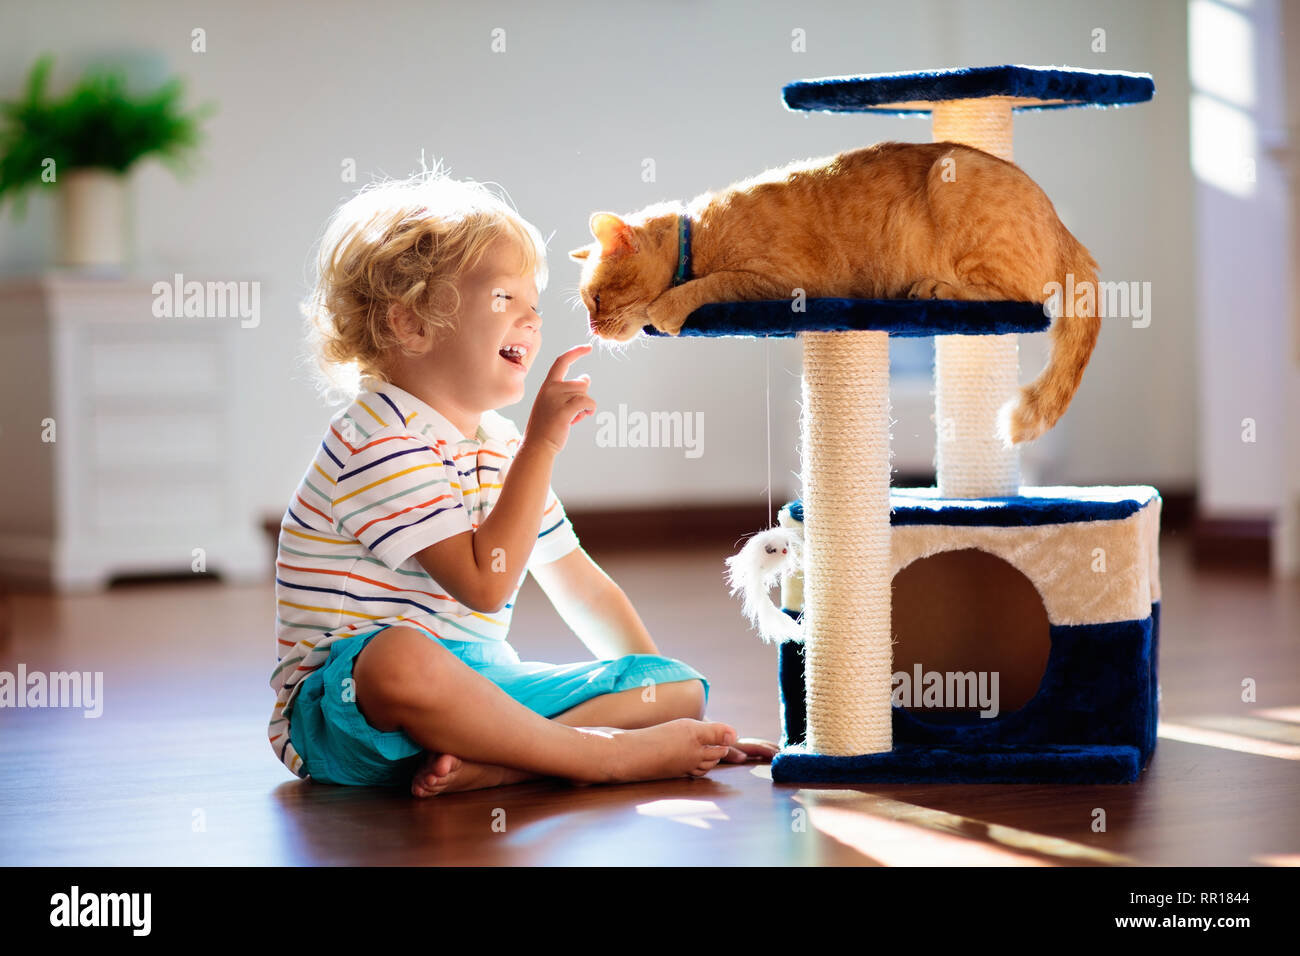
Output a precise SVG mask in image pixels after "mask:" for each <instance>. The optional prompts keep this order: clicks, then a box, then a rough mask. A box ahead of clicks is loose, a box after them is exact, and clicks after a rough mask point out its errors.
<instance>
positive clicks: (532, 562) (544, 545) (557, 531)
mask: <svg viewBox="0 0 1300 956" xmlns="http://www.w3.org/2000/svg"><path fill="white" fill-rule="evenodd" d="M578 544H579V542H578V536H577V534H575V533H574V530H573V524H572V523H571V522H570V521H569V516H568V515H567V514H565V513H564V505H562V504H561V503H560V499H559V498H558V497H557V496H556V494H555V489H554V488H551V487H549V486H548V487H547V489H546V510H545V512H544V513H543V514H542V527H541V530H540V531H539V532H538V534H537V544H535V545H533V553H532V554H531V555H529V558H528V567H529V569H532V568H533V567H535V566H536V565H539V564H549V563H551V562H552V561H558V560H559V559H560V558H562V557H564V556H565V555H566V554H568V553H569V552H570V551H572V550H574V549H575V548H577V547H578Z"/></svg>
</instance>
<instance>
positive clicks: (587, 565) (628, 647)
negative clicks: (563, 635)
mask: <svg viewBox="0 0 1300 956" xmlns="http://www.w3.org/2000/svg"><path fill="white" fill-rule="evenodd" d="M532 571H533V577H535V578H536V579H537V583H538V584H539V585H540V586H541V588H542V591H544V592H545V594H546V596H547V597H548V598H550V600H551V603H552V604H553V605H555V610H556V611H557V612H559V615H560V617H561V618H563V619H564V623H566V624H568V625H569V627H570V628H572V629H573V632H574V633H575V634H577V635H578V639H579V640H581V641H582V643H583V644H585V645H586V646H587V649H588V650H590V651H591V653H592V654H593V655H594V656H595V657H596V659H597V660H612V659H614V658H618V657H623V656H624V655H626V654H658V653H659V649H658V648H657V647H655V642H654V641H653V640H652V639H651V637H650V632H649V631H647V630H646V628H645V625H644V624H643V623H642V622H641V618H640V617H639V616H638V615H637V613H636V609H635V608H633V607H632V602H631V601H630V600H628V597H627V595H626V594H625V593H623V589H622V588H620V587H619V586H618V585H617V584H615V583H614V581H613V580H612V579H611V578H610V577H609V575H607V574H606V573H605V572H604V571H603V570H601V568H600V566H599V565H598V564H596V562H595V561H593V560H592V559H591V556H590V555H589V554H587V552H586V551H584V550H583V549H582V548H581V547H577V548H574V549H573V550H572V551H570V552H569V553H568V554H566V555H565V556H564V557H562V558H559V559H557V560H555V561H551V562H548V563H547V564H539V565H535V566H534V567H533V569H532Z"/></svg>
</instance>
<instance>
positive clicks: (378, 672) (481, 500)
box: [269, 174, 776, 797]
mask: <svg viewBox="0 0 1300 956" xmlns="http://www.w3.org/2000/svg"><path fill="white" fill-rule="evenodd" d="M545 282H546V264H545V250H544V244H543V241H542V239H541V236H540V234H539V233H538V232H537V230H536V228H535V227H533V226H532V225H531V224H529V223H527V222H526V221H525V220H523V219H522V218H520V217H519V216H518V214H517V213H515V212H514V211H513V210H512V209H510V208H509V207H508V206H507V205H506V204H505V203H503V202H502V201H500V200H499V199H497V198H496V197H495V196H494V195H492V194H491V193H490V192H489V191H488V190H486V189H485V188H483V187H482V186H480V185H478V184H475V183H467V182H456V181H453V180H450V179H448V178H446V177H445V176H441V175H437V174H435V175H433V176H431V177H413V178H412V179H410V180H407V181H404V182H397V183H389V184H384V185H378V186H372V187H368V188H366V189H364V190H362V192H360V193H359V194H358V195H357V196H355V197H354V198H353V199H352V200H350V201H349V202H347V203H345V204H344V205H343V206H341V207H340V208H339V209H338V210H337V211H336V213H335V214H334V216H333V217H332V219H331V221H330V224H329V226H328V227H327V229H326V233H325V235H324V237H323V239H322V242H321V247H320V256H319V260H318V276H317V281H316V287H315V290H314V292H313V295H312V297H311V298H310V300H309V301H308V303H307V305H306V307H305V312H306V314H307V315H308V317H309V318H310V319H311V326H312V332H311V334H312V338H313V340H314V344H315V346H316V351H317V356H318V358H319V359H320V361H321V365H322V368H323V369H324V370H326V371H327V372H330V371H331V370H336V369H338V368H339V367H343V368H351V369H353V370H354V371H355V372H356V373H358V374H359V376H360V379H359V391H358V394H357V397H356V399H355V401H353V402H352V403H351V404H350V405H349V406H348V407H347V408H346V409H344V410H343V411H341V412H340V413H338V414H337V415H335V416H334V418H333V419H332V420H331V422H330V426H329V430H328V431H327V433H326V435H325V438H324V440H323V441H322V443H321V446H320V449H319V451H318V452H317V454H316V456H315V460H314V461H313V462H312V464H311V466H310V467H309V468H308V470H307V473H306V475H305V476H304V478H303V480H302V482H301V484H300V485H299V487H298V490H297V492H296V493H295V494H294V497H293V500H292V501H291V502H290V505H289V507H288V509H287V511H286V513H285V517H284V521H283V524H282V527H281V534H280V543H279V557H278V560H277V562H276V567H277V575H276V597H277V641H278V643H277V658H278V660H279V665H278V666H277V668H276V669H275V671H274V673H273V674H272V677H271V686H272V687H273V688H274V689H275V690H276V693H277V697H276V704H275V709H274V711H273V714H272V718H271V722H270V728H269V736H270V740H271V744H272V747H273V748H274V750H275V752H276V754H277V756H279V757H280V759H281V760H282V761H283V762H284V763H285V765H286V766H287V767H288V768H289V769H290V770H292V771H293V772H294V773H295V774H297V775H299V776H301V777H308V776H310V777H311V778H312V779H314V780H318V781H323V782H330V783H339V784H352V785H363V786H364V785H406V784H407V782H408V781H409V784H410V788H411V792H412V793H413V794H414V795H416V796H419V797H426V796H432V795H434V794H437V793H440V792H444V791H454V790H469V789H476V788H481V787H490V786H497V785H501V784H508V783H516V782H519V781H522V780H528V779H533V778H536V777H540V776H551V777H562V778H565V779H568V780H571V781H573V782H575V783H580V784H585V783H602V782H620V781H631V780H651V779H659V778H665V777H675V776H682V775H692V776H700V775H703V774H705V773H707V772H708V771H709V770H710V769H712V768H713V767H714V766H716V764H717V763H718V762H719V761H720V760H726V761H728V762H743V761H745V760H748V759H750V758H751V757H758V758H760V759H762V758H768V759H770V757H771V756H772V754H773V753H775V751H776V746H775V745H774V744H771V743H769V742H766V741H757V740H753V739H750V738H745V739H743V740H739V741H738V740H737V738H736V734H735V732H734V730H733V729H732V728H731V727H729V726H727V725H726V724H722V723H717V722H708V721H704V720H703V719H702V718H703V716H704V709H705V705H706V704H707V701H708V681H707V680H706V679H705V678H704V676H703V675H702V674H700V673H699V672H698V671H696V670H695V669H694V668H692V667H690V666H689V665H687V664H685V663H683V662H681V661H678V660H674V659H671V658H666V657H662V656H660V655H659V653H658V650H657V648H656V647H655V645H654V642H653V640H651V638H650V635H649V634H648V633H647V632H646V629H645V627H644V625H643V624H642V622H641V620H640V618H639V617H638V616H637V613H636V611H635V610H634V609H633V607H632V605H631V603H630V602H629V601H628V599H627V596H626V595H625V594H624V593H623V591H622V589H620V588H619V587H618V586H617V585H616V584H615V583H614V582H613V581H612V580H610V578H609V577H608V576H607V575H605V573H604V572H603V571H602V570H601V569H600V568H599V567H598V566H597V565H596V564H595V562H593V561H592V560H591V558H590V557H589V556H588V555H587V553H586V552H585V551H584V550H583V549H582V548H581V547H580V546H579V544H578V539H577V537H576V536H575V535H574V532H573V527H572V525H571V524H570V522H569V520H568V518H567V517H566V516H565V513H564V508H563V506H562V505H561V503H560V501H559V499H558V498H557V497H556V495H555V492H554V489H553V488H551V485H550V480H551V470H552V466H553V465H554V462H555V458H556V456H557V455H558V454H559V453H560V451H561V450H562V449H563V448H564V446H565V443H566V441H567V439H568V435H569V430H570V427H571V426H572V425H574V424H576V423H577V422H578V421H580V420H581V419H582V418H584V417H585V416H587V415H590V414H592V413H593V412H594V410H595V407H596V405H595V402H594V401H593V400H592V399H591V398H590V397H589V395H588V394H587V386H588V384H589V381H590V377H589V376H587V375H580V376H578V377H577V378H574V379H568V378H565V373H566V372H567V371H568V369H569V367H570V366H571V365H572V363H573V362H574V361H576V360H577V359H578V358H579V357H581V356H582V355H584V354H586V353H587V352H588V351H589V350H590V349H591V346H590V345H579V346H575V347H574V348H571V349H569V350H568V351H567V352H565V353H564V354H563V355H561V356H560V357H559V358H558V359H557V360H556V361H555V363H554V364H553V365H552V366H551V368H550V369H549V370H548V372H547V375H546V379H545V381H544V382H543V383H542V385H541V388H540V390H539V391H538V394H537V398H536V400H535V401H534V403H533V408H532V414H531V415H530V417H529V420H528V425H527V428H526V429H525V432H524V434H523V435H520V433H519V431H518V429H517V428H515V426H514V424H513V423H512V422H511V421H510V420H509V419H507V418H505V417H504V416H502V415H500V414H498V413H497V412H496V411H495V410H494V409H496V408H499V407H503V406H507V405H512V404H514V403H516V402H518V401H519V400H520V399H521V398H522V397H523V395H524V382H525V378H526V376H527V373H528V370H529V369H530V368H531V366H532V363H533V361H534V357H535V356H536V355H537V353H538V351H539V348H540V345H541V324H542V319H541V314H540V312H539V311H538V308H537V300H538V291H537V290H538V286H539V284H540V285H541V286H543V287H544V286H545ZM530 570H531V571H532V572H533V575H534V577H535V578H536V579H537V581H538V583H539V584H540V585H541V587H542V589H543V590H544V592H545V593H546V594H547V596H548V597H549V598H550V599H551V601H552V602H553V603H554V605H555V607H556V609H557V610H558V611H559V613H560V614H561V616H562V617H563V618H564V620H565V621H566V622H567V623H568V624H569V625H570V626H571V627H572V628H573V629H574V631H575V632H576V633H577V634H578V636H579V637H580V638H581V639H582V640H583V642H584V643H585V644H586V645H587V646H588V647H589V648H590V649H591V650H592V652H593V653H594V654H595V655H596V656H597V658H599V659H598V660H595V661H590V662H582V663H576V664H568V665H552V664H544V663H540V662H524V661H521V660H520V659H519V656H518V654H516V653H515V650H514V648H513V647H511V645H510V644H509V643H507V640H506V636H507V632H508V629H509V624H510V616H511V612H512V610H513V606H514V603H513V602H514V600H515V597H516V595H517V593H518V590H519V587H520V585H521V584H522V583H523V578H524V575H525V574H526V573H527V572H528V571H530Z"/></svg>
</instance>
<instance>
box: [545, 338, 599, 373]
mask: <svg viewBox="0 0 1300 956" xmlns="http://www.w3.org/2000/svg"><path fill="white" fill-rule="evenodd" d="M590 351H591V345H590V344H589V343H587V342H584V343H583V344H581V345H575V346H574V347H573V348H571V349H569V350H568V351H567V352H562V353H560V357H559V358H557V359H556V360H555V364H554V365H552V366H551V373H550V374H549V375H548V376H547V378H548V379H551V380H553V381H556V382H563V381H564V373H565V372H567V371H568V370H569V366H571V365H572V364H573V363H574V362H576V361H577V360H578V359H580V358H582V355H583V354H584V353H586V352H590Z"/></svg>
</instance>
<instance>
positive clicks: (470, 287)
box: [430, 239, 542, 412]
mask: <svg viewBox="0 0 1300 956" xmlns="http://www.w3.org/2000/svg"><path fill="white" fill-rule="evenodd" d="M522 268H523V259H522V257H521V255H520V252H519V250H518V247H517V246H516V244H515V243H514V242H512V241H510V240H505V239H502V240H498V241H497V242H496V243H494V244H493V245H492V246H491V247H490V248H489V249H488V250H487V252H486V253H484V255H483V258H482V260H480V262H479V264H478V265H477V266H476V267H475V268H474V269H473V270H471V271H470V272H469V273H467V274H466V275H465V276H463V277H462V280H461V282H460V284H459V286H458V289H459V291H460V312H459V314H458V316H457V330H456V332H455V334H453V335H451V336H449V337H448V338H447V339H446V340H445V341H444V342H442V343H440V344H438V345H436V346H435V347H434V348H433V349H432V350H431V352H430V355H431V356H432V357H435V360H436V362H437V365H438V373H439V374H440V375H442V376H445V377H446V379H448V380H450V381H451V382H454V383H455V384H454V394H455V396H456V398H455V401H456V403H457V404H459V405H460V406H462V407H464V408H466V409H467V410H470V411H473V412H479V411H485V410H487V409H496V408H502V407H504V406H507V405H513V404H515V403H516V402H518V401H519V400H520V399H521V398H523V397H524V380H525V379H526V378H527V376H528V370H529V369H530V368H532V365H533V362H534V361H535V360H536V357H537V354H538V352H539V351H540V350H541V344H542V316H541V313H540V312H538V310H537V306H538V294H537V283H536V281H535V280H534V279H533V277H532V275H531V273H530V274H528V275H522V274H521V270H522ZM511 345H519V346H523V347H524V351H523V353H522V355H517V354H516V355H513V356H512V357H510V358H507V357H506V356H504V355H502V350H504V349H506V347H507V346H511Z"/></svg>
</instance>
